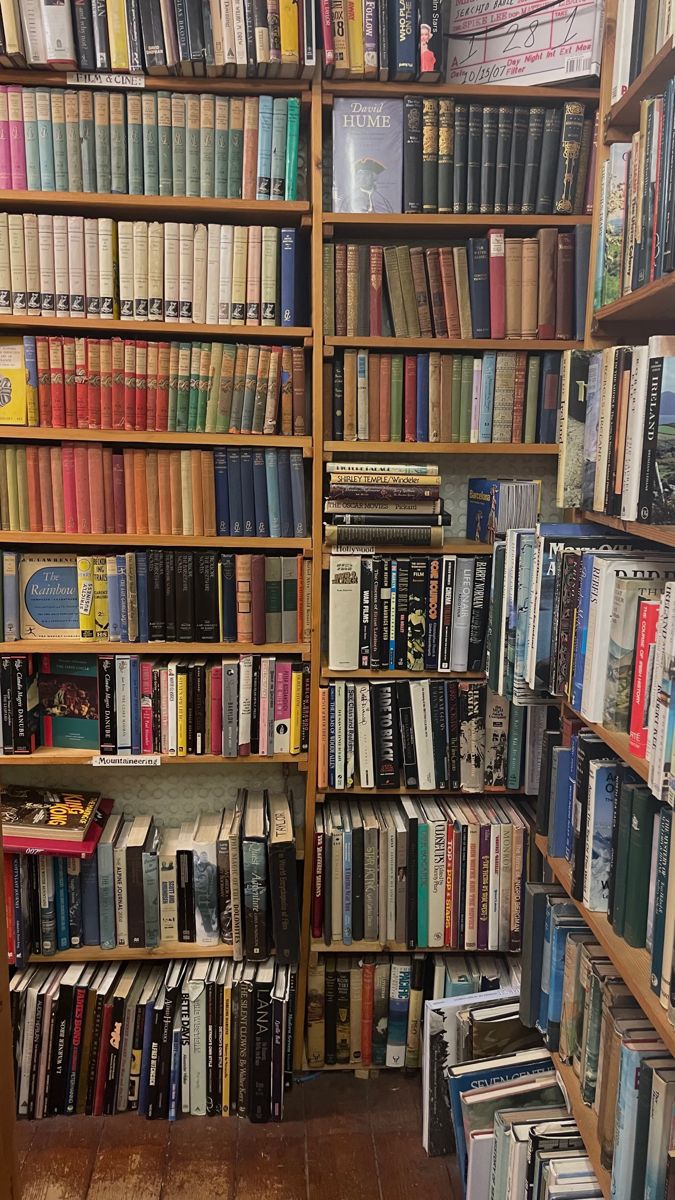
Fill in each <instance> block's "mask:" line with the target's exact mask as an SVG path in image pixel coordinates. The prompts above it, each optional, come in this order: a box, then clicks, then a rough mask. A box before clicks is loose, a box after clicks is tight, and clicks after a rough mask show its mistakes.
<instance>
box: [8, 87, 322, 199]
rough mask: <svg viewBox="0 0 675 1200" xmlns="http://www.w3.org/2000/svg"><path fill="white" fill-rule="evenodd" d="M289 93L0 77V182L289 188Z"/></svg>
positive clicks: (64, 186) (116, 187) (85, 187)
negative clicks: (57, 83) (40, 84)
mask: <svg viewBox="0 0 675 1200" xmlns="http://www.w3.org/2000/svg"><path fill="white" fill-rule="evenodd" d="M299 132H300V101H299V100H298V98H297V97H295V96H290V97H286V96H275V97H274V98H272V96H257V95H256V96H246V97H243V96H232V97H228V96H214V95H213V94H210V93H208V92H207V93H204V94H202V95H198V94H197V93H195V92H187V93H185V92H168V91H167V92H150V91H148V92H142V93H139V92H138V91H136V92H127V93H124V92H122V91H119V92H112V91H111V92H108V91H106V90H105V89H97V90H95V91H93V92H91V91H85V90H82V91H76V90H74V89H70V88H69V89H67V90H64V89H63V88H51V89H49V88H30V87H27V88H22V87H19V86H18V85H10V86H9V87H7V86H4V87H0V187H2V188H6V189H9V188H13V189H22V188H27V189H28V190H29V191H40V190H42V191H43V192H99V193H102V194H104V195H105V194H108V193H112V194H114V195H122V196H126V195H129V196H188V197H190V196H194V197H197V196H202V197H207V198H209V197H222V198H227V199H234V200H241V199H244V200H277V201H278V200H295V199H296V198H297V179H298V144H299Z"/></svg>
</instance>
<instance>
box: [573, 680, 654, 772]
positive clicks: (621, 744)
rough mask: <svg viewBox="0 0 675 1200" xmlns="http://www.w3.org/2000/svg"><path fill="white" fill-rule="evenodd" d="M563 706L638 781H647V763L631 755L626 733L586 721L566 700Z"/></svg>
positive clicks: (643, 759)
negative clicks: (624, 765)
mask: <svg viewBox="0 0 675 1200" xmlns="http://www.w3.org/2000/svg"><path fill="white" fill-rule="evenodd" d="M563 705H564V707H565V708H566V709H567V712H568V713H569V715H570V716H571V717H576V718H577V719H578V720H579V721H582V722H583V724H584V725H585V726H586V728H587V729H590V731H591V733H595V734H597V736H598V737H599V738H602V740H603V742H604V743H605V745H607V746H609V748H610V750H613V751H614V753H615V754H618V755H619V758H622V759H623V761H624V762H625V763H627V764H628V766H629V767H631V768H632V769H633V771H635V774H636V775H639V776H640V779H644V780H645V781H646V780H648V779H649V763H648V762H647V760H646V759H645V758H638V757H637V755H636V754H631V750H630V738H629V736H628V734H627V733H618V732H617V731H616V730H615V729H606V728H605V726H604V725H598V724H596V722H595V721H587V720H586V718H585V717H582V715H581V713H579V712H577V711H576V709H575V708H572V706H571V705H570V704H568V703H567V701H566V700H564V701H563Z"/></svg>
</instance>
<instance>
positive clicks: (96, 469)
mask: <svg viewBox="0 0 675 1200" xmlns="http://www.w3.org/2000/svg"><path fill="white" fill-rule="evenodd" d="M87 450H88V454H87V465H88V468H89V502H90V509H91V532H92V533H105V532H106V520H105V495H104V491H103V484H104V479H103V447H102V446H101V445H99V444H98V443H95V444H94V445H93V446H88V447H87Z"/></svg>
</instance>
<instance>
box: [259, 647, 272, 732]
mask: <svg viewBox="0 0 675 1200" xmlns="http://www.w3.org/2000/svg"><path fill="white" fill-rule="evenodd" d="M269 719H270V659H269V658H263V659H261V661H260V716H259V718H258V730H259V734H258V753H259V754H260V755H262V756H265V755H266V754H267V753H268V748H267V727H268V725H269Z"/></svg>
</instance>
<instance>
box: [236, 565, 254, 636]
mask: <svg viewBox="0 0 675 1200" xmlns="http://www.w3.org/2000/svg"><path fill="white" fill-rule="evenodd" d="M251 571H252V564H251V555H250V554H235V556H234V580H235V588H236V595H237V641H238V642H252V641H253V595H252V581H251Z"/></svg>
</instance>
